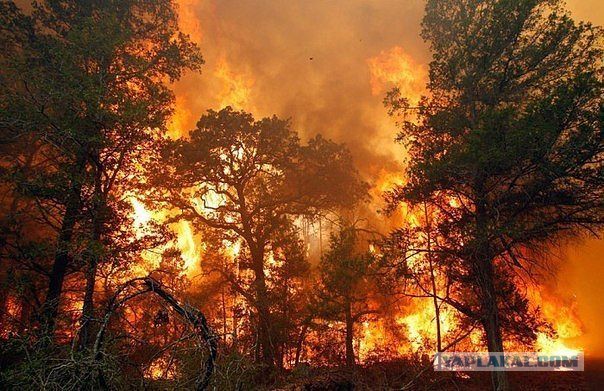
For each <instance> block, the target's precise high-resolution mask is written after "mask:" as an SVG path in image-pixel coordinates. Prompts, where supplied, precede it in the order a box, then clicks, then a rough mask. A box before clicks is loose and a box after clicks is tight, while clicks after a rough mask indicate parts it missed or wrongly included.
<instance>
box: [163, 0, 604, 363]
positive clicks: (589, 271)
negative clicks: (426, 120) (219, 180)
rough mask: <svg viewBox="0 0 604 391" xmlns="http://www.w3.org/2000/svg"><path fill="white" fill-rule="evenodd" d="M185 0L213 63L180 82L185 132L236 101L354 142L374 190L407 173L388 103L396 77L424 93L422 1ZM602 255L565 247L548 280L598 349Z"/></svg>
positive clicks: (583, 6)
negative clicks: (209, 111)
mask: <svg viewBox="0 0 604 391" xmlns="http://www.w3.org/2000/svg"><path fill="white" fill-rule="evenodd" d="M178 3H179V12H180V15H181V25H182V28H183V30H184V31H185V32H187V33H189V34H190V35H191V37H192V38H193V40H194V41H196V42H197V43H198V44H199V45H200V47H201V49H202V51H203V55H204V58H205V60H206V65H205V66H204V67H203V71H202V73H201V74H188V75H185V77H184V78H183V79H182V80H181V81H179V82H178V83H176V84H175V85H174V90H175V92H176V96H177V108H176V114H175V116H174V119H173V121H172V124H171V132H172V134H173V135H186V134H187V133H188V131H189V130H191V129H192V128H193V127H194V126H195V123H196V121H197V120H198V118H199V117H200V115H201V114H203V113H204V112H205V111H206V110H207V109H209V108H212V109H220V108H222V107H224V106H225V105H231V106H233V107H235V108H237V109H244V110H246V111H250V112H252V113H253V114H254V115H255V116H256V117H261V116H268V115H272V114H276V115H278V116H280V117H283V118H289V117H291V119H292V123H293V126H294V128H295V129H296V130H298V132H300V134H301V135H302V137H303V138H307V137H311V136H313V135H315V134H316V133H322V134H323V135H325V136H327V137H329V138H331V139H333V140H334V141H337V142H343V143H346V144H347V146H348V147H349V148H350V150H351V151H352V153H353V155H354V157H355V163H356V165H357V167H359V170H360V171H361V173H362V174H363V175H364V176H365V177H366V179H367V180H369V181H370V182H372V183H373V184H374V189H373V190H372V193H379V192H380V191H379V190H384V187H385V185H386V184H387V183H395V182H397V181H398V180H399V179H400V177H398V176H397V175H400V173H401V169H402V164H403V158H404V151H403V149H402V148H401V146H399V145H397V144H395V143H394V141H393V139H394V137H395V135H396V132H397V130H396V126H395V124H394V123H393V122H392V121H391V120H390V119H389V118H388V117H387V115H386V110H385V109H384V107H383V104H382V100H383V97H384V93H385V92H386V91H387V90H388V89H390V88H392V87H394V86H398V87H400V88H401V89H402V90H403V92H405V93H406V94H407V95H408V96H411V97H412V98H413V99H417V98H418V97H419V96H420V95H421V93H422V92H423V88H424V85H425V81H426V77H427V76H426V74H427V64H428V63H429V61H430V53H429V50H428V48H427V46H426V44H425V43H424V42H423V41H422V40H421V38H420V36H419V33H420V29H421V27H420V23H421V19H422V16H423V6H424V1H423V0H406V1H402V0H381V1H363V0H338V1H336V0H332V1H323V0H299V1H275V0H220V1H218V0H179V1H178ZM568 7H569V9H570V10H571V11H572V12H573V14H574V16H575V17H576V18H577V19H579V20H588V21H591V22H593V23H595V24H600V25H601V24H603V23H604V8H603V7H602V6H601V4H600V2H599V0H587V1H586V0H573V1H569V2H568ZM375 196H378V197H379V195H378V194H374V198H375ZM602 254H604V241H602V240H591V241H588V242H586V243H584V244H577V245H572V246H568V248H567V249H566V251H565V252H564V255H562V257H561V262H560V268H559V271H558V274H557V277H556V278H555V282H554V283H550V284H548V287H549V289H548V290H549V291H550V292H549V293H551V295H552V296H554V295H556V294H559V295H562V296H563V297H564V300H562V302H564V303H570V304H568V305H569V306H570V307H572V308H571V309H570V310H572V311H573V312H575V313H578V316H579V317H580V318H581V321H582V323H583V328H584V330H583V335H582V336H580V337H577V338H574V339H573V342H577V343H578V344H579V346H582V347H584V348H585V349H586V350H587V352H588V353H592V354H596V353H602V352H604V337H603V336H602V333H600V332H599V331H598V321H599V320H600V319H602V315H601V314H602V313H603V312H604V304H602V303H604V301H602V300H601V299H600V297H602V295H603V294H604V283H603V282H604V281H603V279H604V277H602V276H604V273H603V272H604V263H603V262H602V261H603V259H602V258H603V255H602Z"/></svg>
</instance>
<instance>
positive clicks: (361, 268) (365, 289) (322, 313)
mask: <svg viewBox="0 0 604 391" xmlns="http://www.w3.org/2000/svg"><path fill="white" fill-rule="evenodd" d="M330 243H331V246H330V249H329V251H328V252H327V253H326V254H325V255H324V256H323V257H322V259H321V262H320V264H319V274H320V277H319V279H320V282H321V285H320V290H319V291H318V293H317V298H318V302H317V307H318V310H317V315H318V316H319V317H320V318H323V319H326V320H328V321H333V320H335V321H337V322H342V323H344V325H345V332H344V336H345V338H344V340H345V344H344V346H345V349H344V351H345V356H346V365H348V366H349V367H352V366H354V365H355V352H354V345H353V342H354V328H355V326H356V325H357V323H359V322H362V321H363V319H364V318H366V317H367V316H369V315H370V314H376V313H377V312H378V308H377V306H375V305H373V306H372V305H371V303H370V298H371V296H372V295H373V293H375V287H376V284H375V282H374V283H372V281H371V280H372V278H371V277H372V275H373V276H375V270H374V269H375V268H376V259H375V257H374V256H373V254H371V252H369V250H368V249H364V250H363V245H364V243H362V242H361V240H360V238H359V232H358V230H357V228H356V227H354V226H351V225H343V226H342V227H341V228H340V230H339V231H338V232H335V233H333V234H332V236H331V239H330Z"/></svg>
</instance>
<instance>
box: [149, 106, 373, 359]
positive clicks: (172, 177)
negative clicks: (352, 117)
mask: <svg viewBox="0 0 604 391" xmlns="http://www.w3.org/2000/svg"><path fill="white" fill-rule="evenodd" d="M156 163H157V166H156V167H155V168H154V170H153V171H154V174H153V178H152V181H151V182H152V184H153V185H154V186H155V189H156V190H154V193H155V195H156V197H158V198H161V199H163V200H164V202H166V203H167V205H170V206H171V207H172V208H175V209H177V210H178V214H177V216H175V217H174V218H175V219H181V218H182V219H187V220H188V221H191V222H194V223H195V224H196V225H197V226H198V227H199V228H200V229H204V228H205V229H209V230H210V231H212V232H214V234H215V235H217V239H215V240H214V242H215V243H219V244H222V245H223V246H233V245H234V244H235V243H242V250H241V252H240V254H239V256H238V257H237V260H238V262H239V265H238V269H239V270H242V271H244V273H241V274H240V275H235V274H234V273H233V272H232V270H223V271H222V273H223V274H224V277H225V278H227V279H228V280H229V282H230V283H231V285H232V287H233V289H235V290H236V291H237V292H238V293H239V294H240V295H242V296H243V297H244V298H245V299H246V300H247V302H248V303H249V305H250V306H251V307H252V308H253V309H254V315H255V316H256V318H257V324H256V332H257V334H258V341H259V347H260V355H261V357H262V360H263V361H264V363H266V364H267V365H268V366H269V367H273V366H274V364H275V358H276V350H275V342H274V340H273V339H274V338H275V330H274V324H275V321H276V319H275V317H274V314H273V311H272V308H271V306H272V305H273V304H274V302H272V299H271V290H272V289H274V287H272V286H271V283H270V282H269V281H268V279H269V277H267V274H268V268H269V258H270V257H272V258H273V259H276V258H277V257H278V256H279V255H278V254H279V251H280V250H279V248H278V247H279V246H281V245H280V244H278V240H277V238H279V237H280V236H282V235H281V234H280V233H283V232H287V231H288V230H290V229H292V227H294V225H293V223H294V219H295V218H296V217H297V216H304V215H306V216H309V215H316V214H317V213H320V212H321V211H322V210H326V209H329V208H337V207H339V206H343V205H350V204H352V203H354V202H356V201H357V200H358V199H359V198H360V197H361V196H362V194H363V191H364V190H365V185H364V184H363V183H362V182H361V181H360V180H359V179H358V175H357V172H356V170H355V168H354V166H353V164H352V159H351V156H350V154H349V152H348V150H347V149H346V148H345V147H343V146H341V145H338V144H335V143H333V142H331V141H328V140H325V139H324V138H322V137H320V136H317V137H315V138H312V139H310V140H309V142H308V144H306V145H302V144H301V143H300V140H299V138H298V135H297V134H296V133H295V132H294V131H293V130H292V129H291V127H290V124H289V121H284V120H281V119H279V118H277V117H271V118H264V119H261V120H258V121H255V120H254V119H253V117H252V115H250V114H248V113H245V112H237V111H233V110H232V109H231V108H230V107H227V108H225V109H222V110H220V111H218V112H216V111H212V110H210V111H208V112H207V114H205V115H203V116H202V117H201V119H200V120H199V122H198V123H197V127H196V129H194V130H193V131H192V132H191V133H190V134H189V137H188V138H187V139H181V140H176V141H167V142H166V145H165V148H164V151H163V159H162V160H161V161H158V162H156ZM288 242H289V243H290V245H291V244H292V242H291V240H289V241H288ZM290 245H288V246H289V247H291V246H290ZM281 247H282V246H281ZM286 255H287V254H286ZM292 255H294V254H289V255H287V256H286V257H285V259H284V261H285V263H289V262H290V261H291V259H289V256H292Z"/></svg>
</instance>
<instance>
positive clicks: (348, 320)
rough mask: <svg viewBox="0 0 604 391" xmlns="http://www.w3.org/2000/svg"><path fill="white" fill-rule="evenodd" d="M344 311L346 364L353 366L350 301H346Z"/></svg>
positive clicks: (352, 332)
mask: <svg viewBox="0 0 604 391" xmlns="http://www.w3.org/2000/svg"><path fill="white" fill-rule="evenodd" d="M344 311H345V316H346V365H347V366H348V367H354V365H355V359H354V346H353V340H354V321H353V319H352V308H351V305H350V302H347V303H346V308H345V310H344Z"/></svg>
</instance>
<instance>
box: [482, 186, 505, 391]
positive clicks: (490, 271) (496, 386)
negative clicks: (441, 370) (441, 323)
mask: <svg viewBox="0 0 604 391" xmlns="http://www.w3.org/2000/svg"><path fill="white" fill-rule="evenodd" d="M482 188H483V186H482V183H480V182H479V184H478V186H477V189H479V191H478V194H481V193H482V191H481V190H482ZM484 200H485V198H484V197H483V196H479V197H477V202H476V234H477V237H476V242H477V248H476V259H475V262H474V265H475V273H476V279H477V282H478V286H479V288H480V293H481V296H482V297H481V307H482V308H481V310H482V311H481V313H482V324H483V327H484V331H485V335H486V338H487V348H488V350H489V353H503V338H502V334H501V324H500V322H499V309H498V307H497V301H498V300H497V292H496V290H495V274H494V265H493V257H492V255H491V248H490V244H489V233H488V223H487V218H488V217H487V213H486V211H487V205H486V202H485V201H484ZM491 382H492V385H493V390H496V391H507V390H509V389H510V384H509V379H508V374H507V372H505V371H493V372H491Z"/></svg>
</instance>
